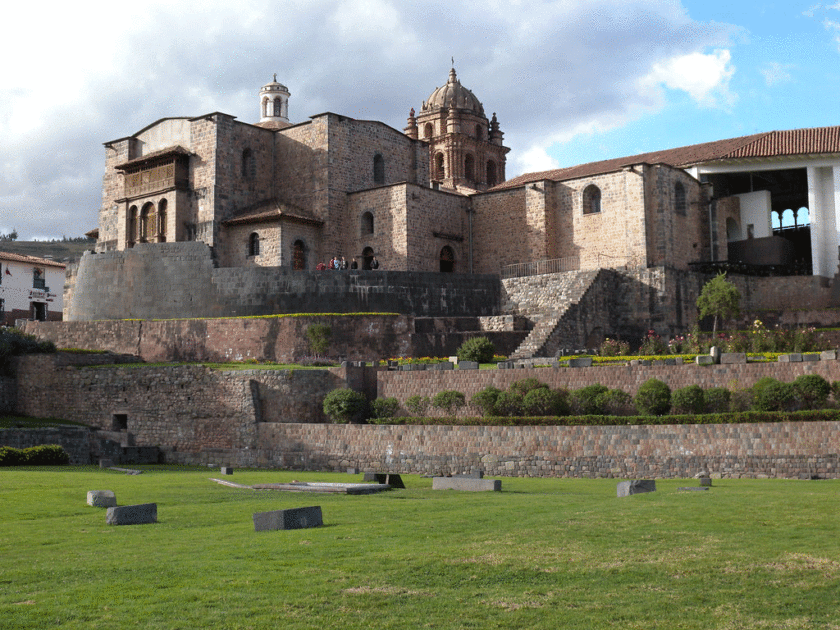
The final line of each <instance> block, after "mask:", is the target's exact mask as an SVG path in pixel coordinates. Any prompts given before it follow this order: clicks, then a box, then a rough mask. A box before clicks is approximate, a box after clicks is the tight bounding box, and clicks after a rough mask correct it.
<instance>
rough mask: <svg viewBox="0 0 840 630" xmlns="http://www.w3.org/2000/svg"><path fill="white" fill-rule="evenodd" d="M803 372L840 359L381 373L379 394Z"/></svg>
mask: <svg viewBox="0 0 840 630" xmlns="http://www.w3.org/2000/svg"><path fill="white" fill-rule="evenodd" d="M801 374H818V375H820V376H822V377H823V378H825V379H826V380H827V381H828V382H832V381H837V380H840V361H805V362H801V363H777V362H767V363H748V364H734V365H732V364H730V365H706V366H700V365H695V364H694V363H687V364H685V365H654V366H643V365H634V366H625V365H615V366H603V367H590V368H566V367H560V368H523V369H511V370H454V371H416V372H415V371H412V372H382V373H380V374H379V375H378V383H379V389H378V395H379V397H380V398H390V397H394V398H396V399H397V400H398V401H399V402H400V403H401V404H402V403H404V402H405V400H406V399H407V398H409V397H410V396H434V395H435V394H436V393H438V392H441V391H444V390H447V389H454V390H457V391H459V392H462V393H463V394H464V395H465V396H466V398H467V400H469V399H470V398H471V397H472V396H473V395H474V394H475V393H477V392H478V391H480V390H482V389H484V388H485V387H488V386H491V385H492V386H493V387H497V388H498V389H502V390H505V389H507V388H508V387H509V386H510V384H511V383H513V382H514V381H517V380H520V379H524V378H536V379H537V380H539V381H541V382H543V383H545V384H546V385H548V386H549V387H552V388H562V389H567V390H573V389H580V388H581V387H585V386H586V385H591V384H592V383H600V384H601V385H605V386H606V387H609V388H610V389H621V390H624V391H625V392H627V393H629V394H635V393H636V391H637V390H638V389H639V386H641V385H642V383H644V382H645V381H647V380H648V379H651V378H656V379H659V380H661V381H663V382H665V383H666V384H667V385H668V386H669V387H670V388H671V390H672V391H673V390H675V389H679V388H681V387H687V386H688V385H699V386H700V387H703V388H704V389H705V388H709V387H726V388H728V389H730V390H733V389H745V388H748V387H751V386H752V385H753V384H754V383H755V382H756V381H757V380H758V379H760V378H762V377H765V376H769V377H772V378H776V379H778V380H780V381H785V382H791V381H793V380H794V379H795V378H796V377H797V376H799V375H801ZM476 413H477V410H476V409H471V408H464V409H462V410H461V411H460V412H459V415H464V416H474V415H476Z"/></svg>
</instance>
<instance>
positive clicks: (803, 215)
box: [796, 206, 811, 227]
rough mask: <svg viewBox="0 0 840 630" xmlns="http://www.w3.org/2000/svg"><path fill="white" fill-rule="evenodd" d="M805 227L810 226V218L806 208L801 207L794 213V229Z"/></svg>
mask: <svg viewBox="0 0 840 630" xmlns="http://www.w3.org/2000/svg"><path fill="white" fill-rule="evenodd" d="M806 225H811V218H810V214H809V212H808V208H805V207H804V206H803V207H802V208H799V210H797V211H796V227H805V226H806Z"/></svg>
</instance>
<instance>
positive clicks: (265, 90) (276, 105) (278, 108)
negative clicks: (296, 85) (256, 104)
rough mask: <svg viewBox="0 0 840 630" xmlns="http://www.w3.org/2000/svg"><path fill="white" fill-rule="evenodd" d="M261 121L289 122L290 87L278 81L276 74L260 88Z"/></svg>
mask: <svg viewBox="0 0 840 630" xmlns="http://www.w3.org/2000/svg"><path fill="white" fill-rule="evenodd" d="M260 123H286V124H289V88H287V87H286V86H285V85H283V84H282V83H278V82H277V75H276V74H275V75H274V81H272V82H271V83H266V84H265V85H264V86H262V89H261V90H260Z"/></svg>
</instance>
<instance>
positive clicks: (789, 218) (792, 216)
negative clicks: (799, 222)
mask: <svg viewBox="0 0 840 630" xmlns="http://www.w3.org/2000/svg"><path fill="white" fill-rule="evenodd" d="M792 227H796V213H795V212H794V211H793V210H792V209H790V208H788V209H787V210H785V211H784V212H782V228H792Z"/></svg>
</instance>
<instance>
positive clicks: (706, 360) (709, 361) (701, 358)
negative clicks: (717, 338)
mask: <svg viewBox="0 0 840 630" xmlns="http://www.w3.org/2000/svg"><path fill="white" fill-rule="evenodd" d="M694 362H695V363H696V364H697V365H714V363H715V358H714V357H713V356H711V355H708V354H700V355H698V356H697V357H695V359H694Z"/></svg>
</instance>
